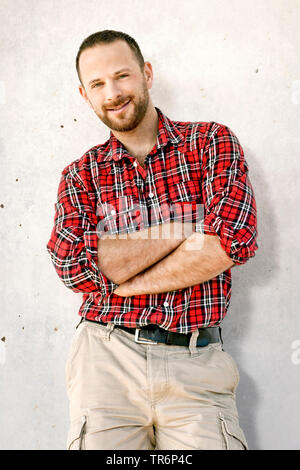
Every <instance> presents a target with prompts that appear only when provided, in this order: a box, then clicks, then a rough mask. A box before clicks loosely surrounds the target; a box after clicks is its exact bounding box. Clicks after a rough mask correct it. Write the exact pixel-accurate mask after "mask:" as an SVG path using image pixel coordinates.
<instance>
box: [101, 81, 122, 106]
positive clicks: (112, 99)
mask: <svg viewBox="0 0 300 470" xmlns="http://www.w3.org/2000/svg"><path fill="white" fill-rule="evenodd" d="M105 91H106V97H105V98H106V100H105V101H106V108H109V106H110V105H112V106H114V105H116V103H118V101H120V97H121V96H122V93H121V90H120V89H119V88H118V86H117V83H116V82H115V81H114V80H111V81H109V82H107V85H106V90H105Z"/></svg>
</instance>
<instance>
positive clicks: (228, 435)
mask: <svg viewBox="0 0 300 470" xmlns="http://www.w3.org/2000/svg"><path fill="white" fill-rule="evenodd" d="M219 417H220V420H221V427H222V434H223V437H224V441H225V446H226V450H248V444H247V441H246V438H245V435H244V433H243V431H242V429H241V428H240V426H239V423H238V421H237V419H233V418H231V417H229V416H227V417H226V418H225V416H224V415H223V414H222V413H219Z"/></svg>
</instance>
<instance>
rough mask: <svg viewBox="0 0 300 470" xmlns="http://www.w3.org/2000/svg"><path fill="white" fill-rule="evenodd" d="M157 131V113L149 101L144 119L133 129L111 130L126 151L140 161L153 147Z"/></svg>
mask: <svg viewBox="0 0 300 470" xmlns="http://www.w3.org/2000/svg"><path fill="white" fill-rule="evenodd" d="M157 131H158V114H157V111H156V109H155V108H154V106H153V105H152V103H151V102H149V106H148V109H147V111H146V114H145V116H144V119H143V120H142V121H141V122H140V124H139V125H138V126H137V127H136V128H135V129H132V130H131V131H126V132H116V131H113V134H114V136H115V137H116V138H117V139H118V140H119V141H120V142H122V144H123V145H124V147H125V148H126V149H127V151H128V152H129V153H130V154H131V155H132V156H134V157H136V158H137V159H138V160H139V161H140V162H141V161H143V159H144V158H145V157H146V156H147V154H148V153H149V152H150V151H151V149H152V148H153V147H154V145H155V143H156V139H157ZM143 157H144V158H143Z"/></svg>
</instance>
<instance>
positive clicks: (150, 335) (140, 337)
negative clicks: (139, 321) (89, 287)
mask: <svg viewBox="0 0 300 470" xmlns="http://www.w3.org/2000/svg"><path fill="white" fill-rule="evenodd" d="M83 321H88V322H91V323H95V324H100V325H104V326H107V323H105V322H99V321H94V320H87V319H85V318H82V319H81V321H80V323H81V322H83ZM80 323H79V325H80ZM79 325H77V326H79ZM115 328H120V329H121V330H125V331H128V332H129V333H131V334H132V335H134V341H135V342H137V343H142V344H157V343H165V344H174V345H177V346H189V343H190V338H191V334H192V333H187V334H184V333H176V332H173V331H167V330H164V329H163V328H160V327H159V326H158V325H154V324H150V325H147V326H142V327H141V328H129V327H127V326H123V325H115ZM198 331H199V335H198V337H197V343H196V346H199V347H204V346H207V345H208V344H209V343H218V342H219V341H221V343H222V336H221V327H220V326H211V327H207V328H198Z"/></svg>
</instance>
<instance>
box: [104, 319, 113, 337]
mask: <svg viewBox="0 0 300 470" xmlns="http://www.w3.org/2000/svg"><path fill="white" fill-rule="evenodd" d="M114 327H115V324H114V323H112V322H108V323H107V325H106V332H105V340H106V341H110V334H111V332H112V331H113V329H114Z"/></svg>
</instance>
